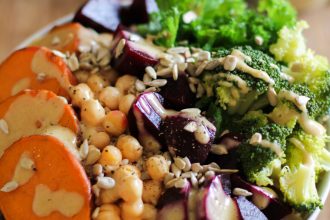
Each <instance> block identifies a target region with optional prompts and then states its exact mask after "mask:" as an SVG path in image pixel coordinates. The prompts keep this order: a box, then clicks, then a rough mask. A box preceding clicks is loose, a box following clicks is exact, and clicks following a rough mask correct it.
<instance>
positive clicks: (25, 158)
mask: <svg viewBox="0 0 330 220" xmlns="http://www.w3.org/2000/svg"><path fill="white" fill-rule="evenodd" d="M34 173H35V171H34V162H33V160H32V159H31V156H30V155H29V154H28V153H23V154H22V156H21V158H20V159H19V161H18V164H17V165H16V168H15V173H14V177H13V181H15V182H17V184H18V185H19V186H22V185H24V184H25V183H27V182H28V181H29V180H30V179H31V177H32V176H33V174H34Z"/></svg>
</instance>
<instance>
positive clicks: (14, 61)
mask: <svg viewBox="0 0 330 220" xmlns="http://www.w3.org/2000/svg"><path fill="white" fill-rule="evenodd" d="M75 84H77V82H76V79H75V77H74V75H73V74H72V73H71V71H70V69H69V68H68V66H67V65H66V63H65V62H64V60H63V59H62V58H61V57H59V56H56V55H55V54H54V53H53V52H52V51H51V50H49V49H47V48H44V47H28V48H24V49H21V50H18V51H16V52H14V53H13V54H12V55H11V56H10V57H9V58H7V59H6V60H5V61H4V62H3V63H2V64H1V65H0V85H1V90H0V102H1V101H3V100H4V99H6V98H8V97H9V96H12V95H15V94H17V93H18V92H20V91H22V90H24V89H46V90H50V91H52V92H54V93H56V94H57V95H60V96H64V97H66V98H69V93H68V89H69V87H70V86H71V85H75Z"/></svg>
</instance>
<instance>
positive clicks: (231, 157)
mask: <svg viewBox="0 0 330 220" xmlns="http://www.w3.org/2000/svg"><path fill="white" fill-rule="evenodd" d="M241 141H242V136H241V135H239V134H235V133H232V132H229V133H227V134H224V135H222V136H221V137H220V138H219V140H218V141H217V144H222V145H224V147H226V149H227V151H228V154H223V155H217V154H214V153H210V154H209V156H208V158H207V162H206V163H211V162H216V163H217V164H218V165H219V166H220V167H221V168H223V169H238V168H239V162H238V155H237V148H238V146H239V145H240V143H241Z"/></svg>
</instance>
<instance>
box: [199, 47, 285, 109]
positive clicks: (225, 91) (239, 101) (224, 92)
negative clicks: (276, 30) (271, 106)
mask: <svg viewBox="0 0 330 220" xmlns="http://www.w3.org/2000/svg"><path fill="white" fill-rule="evenodd" d="M233 50H239V51H240V52H242V53H243V54H244V55H246V56H247V57H249V58H251V59H247V60H246V61H245V62H246V64H247V65H249V66H250V67H251V68H253V69H256V70H261V71H264V72H266V73H267V74H268V75H269V76H270V78H271V79H272V80H274V82H275V84H274V88H275V89H276V90H277V91H279V90H280V89H283V88H286V87H288V82H287V81H286V80H284V79H282V78H281V73H280V70H279V68H274V65H275V64H276V61H275V60H274V59H273V58H271V57H270V56H268V55H267V54H265V53H263V52H262V51H259V50H255V49H253V48H252V47H249V46H245V47H236V48H232V49H231V50H227V49H224V48H222V49H219V50H218V51H217V53H216V56H217V57H226V56H228V55H230V54H231V52H232V51H233ZM203 80H204V84H205V87H211V88H213V94H215V95H216V98H217V101H218V103H219V104H220V107H221V108H222V109H224V110H226V111H227V112H228V113H229V114H232V115H233V114H239V115H243V114H244V113H246V112H247V111H248V110H249V109H250V108H251V107H253V109H256V110H258V107H262V106H264V105H267V104H268V99H265V95H266V93H267V91H268V89H269V83H268V82H265V81H264V80H262V79H258V78H255V77H253V76H251V75H250V74H248V73H245V72H242V71H240V70H238V69H235V70H233V71H226V70H225V69H224V67H223V66H219V67H218V68H216V69H215V70H213V71H208V72H206V73H204V78H203ZM243 83H244V84H245V86H244V87H245V88H247V89H245V90H244V91H243V89H242V84H243ZM265 101H266V103H265ZM255 103H262V105H259V106H257V107H256V106H253V105H254V104H255Z"/></svg>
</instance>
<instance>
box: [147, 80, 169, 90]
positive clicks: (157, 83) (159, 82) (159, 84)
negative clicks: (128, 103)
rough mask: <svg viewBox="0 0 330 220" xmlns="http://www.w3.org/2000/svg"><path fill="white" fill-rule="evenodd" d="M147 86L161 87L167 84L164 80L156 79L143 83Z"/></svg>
mask: <svg viewBox="0 0 330 220" xmlns="http://www.w3.org/2000/svg"><path fill="white" fill-rule="evenodd" d="M144 84H145V85H147V86H151V87H156V88H157V87H162V86H165V85H166V84H167V80H166V79H156V80H153V81H151V82H145V83H144Z"/></svg>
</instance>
